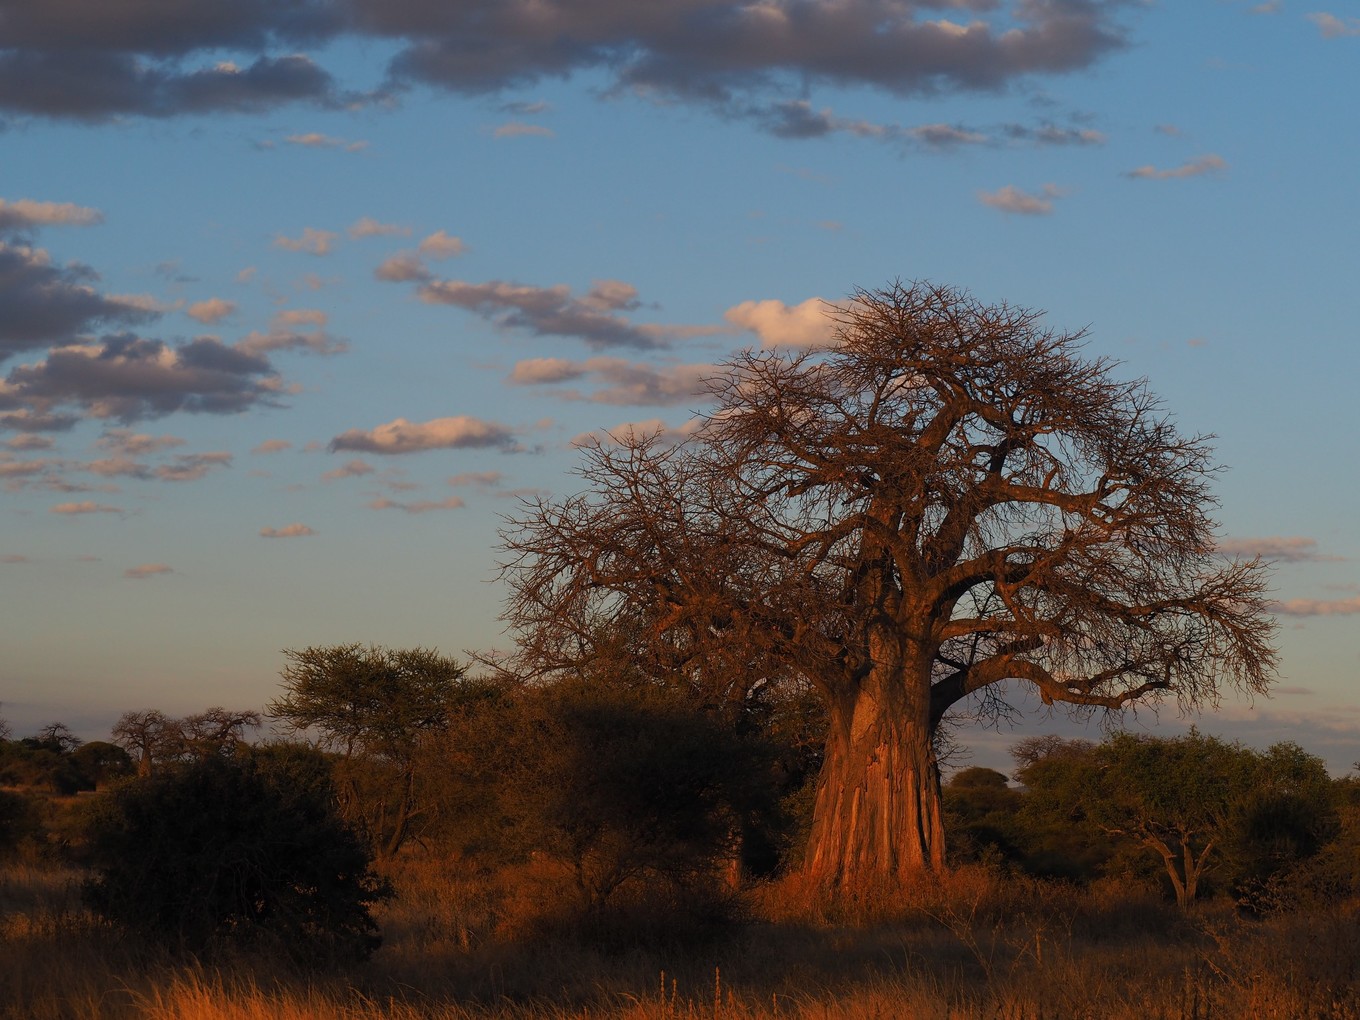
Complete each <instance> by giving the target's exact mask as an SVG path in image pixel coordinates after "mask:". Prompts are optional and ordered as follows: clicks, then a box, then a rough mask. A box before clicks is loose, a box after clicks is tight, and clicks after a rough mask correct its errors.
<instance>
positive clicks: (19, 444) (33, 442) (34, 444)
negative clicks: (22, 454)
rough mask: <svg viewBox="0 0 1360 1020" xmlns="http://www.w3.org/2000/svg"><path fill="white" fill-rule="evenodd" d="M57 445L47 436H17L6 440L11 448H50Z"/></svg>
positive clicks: (6, 443) (7, 445) (6, 444)
mask: <svg viewBox="0 0 1360 1020" xmlns="http://www.w3.org/2000/svg"><path fill="white" fill-rule="evenodd" d="M56 445H57V444H56V443H55V442H53V441H52V440H51V439H49V438H48V437H47V436H34V435H27V436H15V437H14V438H13V439H7V440H6V441H5V446H6V447H8V448H9V449H11V450H50V449H52V447H54V446H56Z"/></svg>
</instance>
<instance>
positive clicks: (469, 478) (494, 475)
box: [448, 471, 505, 489]
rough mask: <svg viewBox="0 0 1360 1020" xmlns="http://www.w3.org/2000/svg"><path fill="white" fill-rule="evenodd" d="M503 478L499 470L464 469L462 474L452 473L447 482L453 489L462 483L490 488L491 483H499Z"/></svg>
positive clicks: (462, 484)
mask: <svg viewBox="0 0 1360 1020" xmlns="http://www.w3.org/2000/svg"><path fill="white" fill-rule="evenodd" d="M504 480H505V475H503V474H501V473H500V472H499V471H464V472H463V473H462V474H459V475H453V476H452V477H451V478H449V480H448V482H449V484H450V485H451V486H453V487H454V488H455V489H456V488H459V487H461V486H464V485H475V486H477V487H478V488H490V487H491V486H493V485H500V484H501V483H502V482H503V481H504Z"/></svg>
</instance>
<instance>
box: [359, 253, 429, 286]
mask: <svg viewBox="0 0 1360 1020" xmlns="http://www.w3.org/2000/svg"><path fill="white" fill-rule="evenodd" d="M373 276H374V277H375V278H376V279H379V280H383V281H384V282H386V283H424V282H425V281H427V280H433V279H434V274H433V273H431V272H430V271H429V269H427V268H426V266H425V263H424V262H422V261H420V256H419V255H417V254H416V253H415V252H411V251H399V252H397V253H396V254H395V255H389V256H388V257H387V258H385V259H383V261H382V262H381V263H380V264H379V266H378V268H377V269H375V270H373Z"/></svg>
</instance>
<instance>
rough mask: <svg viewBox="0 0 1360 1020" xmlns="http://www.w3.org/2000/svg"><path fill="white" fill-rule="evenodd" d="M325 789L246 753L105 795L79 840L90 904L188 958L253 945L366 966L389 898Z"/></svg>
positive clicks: (301, 959)
mask: <svg viewBox="0 0 1360 1020" xmlns="http://www.w3.org/2000/svg"><path fill="white" fill-rule="evenodd" d="M332 804H333V798H332V796H331V794H330V791H329V790H327V789H324V788H319V787H318V786H317V785H316V783H315V782H310V783H298V782H295V781H291V779H290V776H289V774H288V772H287V771H286V770H282V769H278V768H274V769H269V768H261V767H260V765H259V764H258V763H257V762H256V761H255V760H254V758H253V757H250V756H244V757H241V758H238V759H234V760H228V759H224V758H208V759H204V760H202V761H197V762H192V763H189V764H186V765H184V766H182V767H180V768H177V769H175V770H172V771H167V772H165V773H163V774H160V775H153V776H150V777H146V778H143V779H139V780H136V781H134V782H132V783H130V784H129V785H127V786H124V787H121V788H120V789H118V790H117V791H115V792H114V793H113V794H111V795H110V797H109V799H108V801H107V802H105V804H104V805H102V809H101V810H100V811H99V812H98V813H97V814H96V815H95V817H94V818H93V820H92V822H91V824H90V827H89V831H88V833H87V838H88V846H89V850H88V853H89V859H90V861H91V863H92V866H93V868H94V871H95V877H94V878H93V879H92V880H91V881H90V882H88V883H87V885H86V887H85V895H86V898H87V901H88V902H89V904H90V906H91V907H92V908H93V909H95V910H97V911H98V912H100V913H101V914H103V915H104V916H105V917H107V918H109V919H110V920H112V921H114V922H116V923H118V924H120V925H122V926H124V927H126V928H128V929H130V930H132V931H135V932H138V933H139V934H141V935H142V936H144V937H145V938H147V939H149V940H152V941H155V942H159V943H163V944H165V945H167V946H169V947H171V948H173V949H178V950H182V951H186V952H190V953H194V954H202V953H205V952H209V951H211V950H212V949H213V948H214V947H215V946H217V945H219V944H221V943H224V942H237V943H244V944H258V943H261V942H263V943H264V944H266V945H267V946H268V947H269V948H270V949H272V950H274V951H280V952H283V953H285V954H287V955H289V956H291V957H292V958H293V959H294V961H295V962H297V963H300V964H310V963H323V962H343V961H348V960H357V959H362V958H364V957H366V956H368V954H369V953H371V952H372V951H373V950H374V949H375V948H376V947H377V945H378V942H379V938H378V935H377V926H376V925H375V924H374V922H373V918H372V917H371V915H370V914H369V911H368V908H369V906H370V905H371V904H372V903H374V902H375V901H376V900H378V899H380V898H381V897H383V896H384V895H386V894H387V889H386V886H385V884H384V883H383V882H382V881H380V880H379V879H378V878H377V877H376V876H374V875H373V873H372V872H371V871H370V870H369V862H370V858H369V852H368V850H367V848H366V846H365V844H364V842H363V840H362V839H360V838H359V837H358V836H357V835H356V834H355V833H354V832H353V831H352V830H351V829H349V828H348V827H347V826H345V825H344V824H343V822H342V821H341V820H340V819H339V818H338V817H337V816H336V815H335V813H334V808H333V806H332Z"/></svg>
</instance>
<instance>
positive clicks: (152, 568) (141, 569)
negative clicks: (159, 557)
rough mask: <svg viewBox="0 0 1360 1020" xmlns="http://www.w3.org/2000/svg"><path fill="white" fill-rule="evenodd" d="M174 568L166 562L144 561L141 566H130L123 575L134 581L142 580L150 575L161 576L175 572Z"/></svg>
mask: <svg viewBox="0 0 1360 1020" xmlns="http://www.w3.org/2000/svg"><path fill="white" fill-rule="evenodd" d="M173 573H174V570H172V569H171V568H170V566H169V565H168V564H165V563H143V564H142V565H141V566H137V567H128V568H127V569H126V570H124V571H123V576H124V577H127V578H130V579H132V580H134V581H140V580H143V579H145V578H148V577H160V576H161V575H162V574H173Z"/></svg>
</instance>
